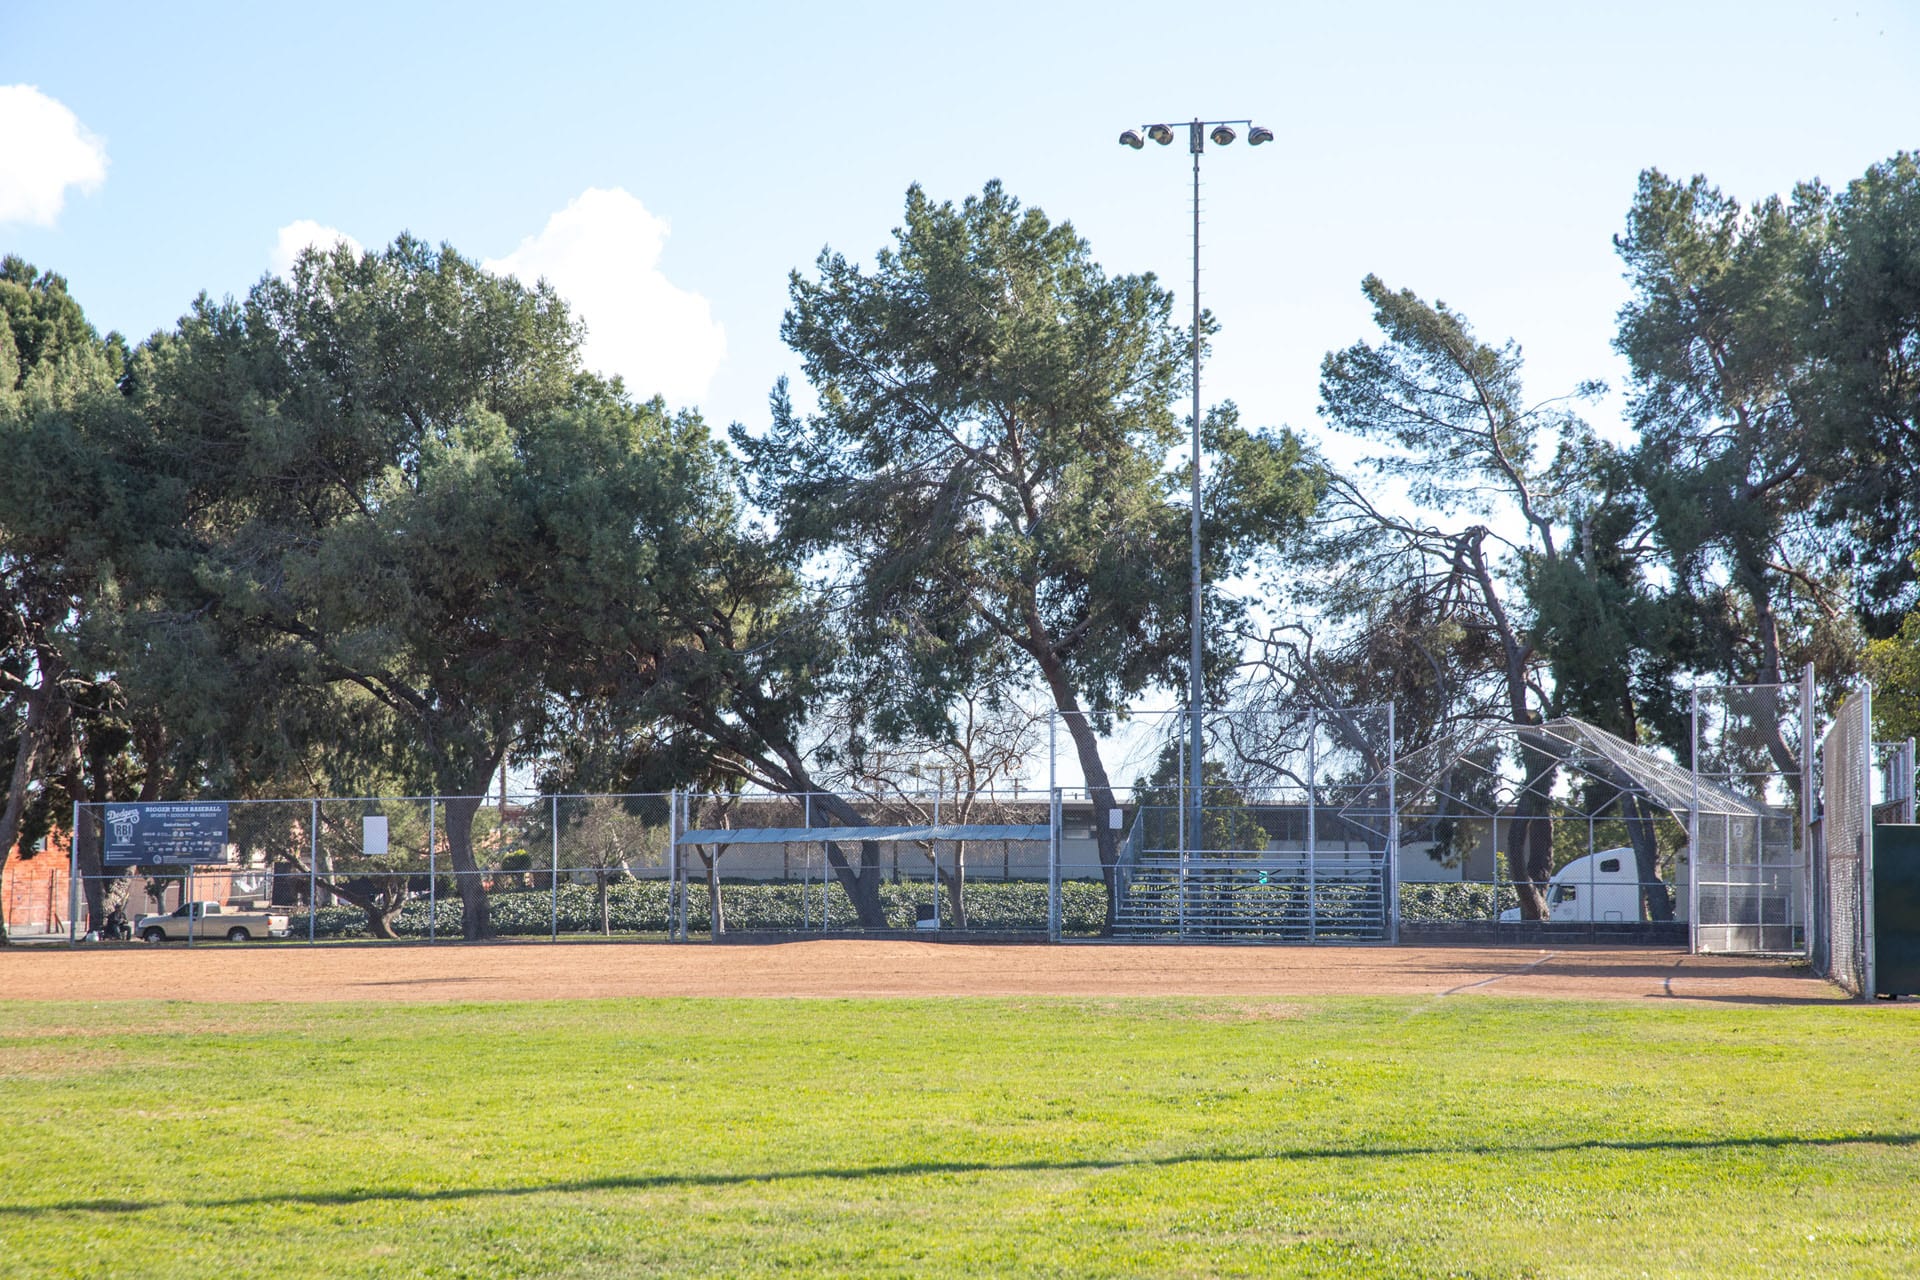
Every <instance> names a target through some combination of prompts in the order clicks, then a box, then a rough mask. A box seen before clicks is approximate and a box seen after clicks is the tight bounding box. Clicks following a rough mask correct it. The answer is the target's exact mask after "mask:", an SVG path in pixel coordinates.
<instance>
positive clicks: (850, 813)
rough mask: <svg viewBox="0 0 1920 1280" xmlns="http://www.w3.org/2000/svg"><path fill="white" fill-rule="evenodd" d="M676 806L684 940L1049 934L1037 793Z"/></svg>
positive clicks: (1045, 803) (715, 798)
mask: <svg viewBox="0 0 1920 1280" xmlns="http://www.w3.org/2000/svg"><path fill="white" fill-rule="evenodd" d="M681 803H682V811H681V819H680V822H679V830H680V831H681V832H682V834H681V835H680V837H679V844H678V848H679V851H680V852H679V856H678V860H677V863H676V866H677V869H678V874H679V878H680V881H681V883H682V884H683V885H684V891H683V893H682V895H681V905H680V907H679V910H680V911H681V913H682V917H683V921H684V927H683V929H682V932H683V933H686V934H697V933H703V932H704V933H707V934H708V935H710V936H713V937H726V936H732V937H738V936H743V935H744V936H753V935H770V934H771V935H806V934H849V933H912V934H917V935H922V936H932V935H938V936H949V937H951V936H971V937H984V936H991V935H1008V936H1031V937H1046V936H1048V934H1049V902H1050V898H1051V880H1050V877H1051V875H1052V872H1053V867H1054V861H1053V857H1052V851H1051V850H1052V839H1051V812H1052V804H1051V801H1050V798H1049V797H1047V796H1046V795H1044V794H1036V793H1035V792H1032V791H1026V792H1014V791H1011V790H1009V791H998V792H994V791H983V792H947V793H943V792H936V791H927V792H918V791H893V792H889V793H886V794H880V795H874V794H853V793H827V792H813V793H806V794H802V795H797V796H764V795H763V796H752V795H749V796H741V795H699V794H690V795H686V796H684V797H682V801H681ZM1070 896H1071V895H1070Z"/></svg>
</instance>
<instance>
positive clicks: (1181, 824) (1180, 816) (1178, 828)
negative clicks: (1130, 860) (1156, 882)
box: [1135, 711, 1193, 940]
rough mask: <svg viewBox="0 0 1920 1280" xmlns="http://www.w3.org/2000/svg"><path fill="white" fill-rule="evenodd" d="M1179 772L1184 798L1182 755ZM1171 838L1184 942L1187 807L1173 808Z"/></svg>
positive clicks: (1185, 761)
mask: <svg viewBox="0 0 1920 1280" xmlns="http://www.w3.org/2000/svg"><path fill="white" fill-rule="evenodd" d="M1187 717H1188V719H1189V720H1191V719H1192V717H1193V713H1192V712H1191V711H1189V712H1188V713H1187ZM1179 772H1180V795H1181V796H1182V797H1183V798H1184V797H1186V796H1189V795H1191V794H1193V793H1192V792H1191V791H1189V790H1188V789H1187V757H1186V755H1185V754H1184V753H1182V754H1181V755H1180V770H1179ZM1135 821H1138V819H1137V818H1136V819H1135ZM1173 838H1174V841H1175V847H1176V848H1177V849H1178V850H1179V857H1180V922H1179V923H1180V928H1179V936H1180V937H1181V939H1183V940H1184V939H1185V938H1186V936H1187V894H1188V892H1189V874H1188V873H1189V870H1190V865H1191V864H1190V859H1189V858H1188V856H1187V806H1186V805H1185V804H1181V805H1178V806H1176V808H1175V811H1174V815H1173Z"/></svg>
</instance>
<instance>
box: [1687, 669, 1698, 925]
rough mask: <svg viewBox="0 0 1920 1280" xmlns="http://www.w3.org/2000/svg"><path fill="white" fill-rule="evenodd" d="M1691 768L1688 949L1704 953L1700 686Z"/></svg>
mask: <svg viewBox="0 0 1920 1280" xmlns="http://www.w3.org/2000/svg"><path fill="white" fill-rule="evenodd" d="M1687 722H1688V734H1689V738H1688V741H1689V743H1690V744H1691V745H1690V749H1689V754H1688V758H1687V769H1688V772H1689V773H1690V774H1692V777H1693V807H1692V808H1691V809H1689V810H1688V811H1687V950H1689V951H1691V952H1693V953H1694V954H1695V955H1698V954H1699V953H1700V686H1699V685H1695V686H1694V687H1693V692H1692V695H1691V696H1690V698H1689V701H1688V706H1687Z"/></svg>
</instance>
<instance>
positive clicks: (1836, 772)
mask: <svg viewBox="0 0 1920 1280" xmlns="http://www.w3.org/2000/svg"><path fill="white" fill-rule="evenodd" d="M1872 725H1873V690H1872V688H1871V687H1870V686H1863V687H1862V688H1861V689H1859V690H1857V691H1856V692H1855V693H1853V694H1852V695H1850V696H1849V697H1848V698H1847V700H1846V702H1845V703H1843V704H1842V705H1841V707H1840V713H1839V715H1838V716H1836V717H1835V719H1834V722H1833V727H1832V728H1830V729H1828V730H1827V736H1826V738H1825V739H1824V740H1822V742H1821V744H1820V797H1821V815H1820V832H1819V838H1818V839H1817V840H1815V841H1814V865H1813V896H1814V902H1813V911H1812V913H1811V915H1812V921H1811V923H1812V926H1813V939H1812V944H1813V945H1812V946H1811V947H1810V948H1809V949H1808V950H1809V953H1810V959H1811V960H1812V962H1813V970H1814V972H1815V973H1817V974H1819V975H1820V976H1821V977H1823V978H1831V979H1832V980H1833V981H1835V982H1837V983H1839V984H1840V985H1841V986H1842V987H1845V988H1846V989H1847V990H1848V991H1850V992H1852V993H1853V994H1854V995H1857V996H1872V995H1873V990H1874V981H1873V977H1874V975H1873V936H1872V929H1873V897H1872V895H1873V883H1872V875H1873V855H1872V845H1871V840H1872V829H1873V828H1872V801H1873V746H1872V744H1873V727H1872Z"/></svg>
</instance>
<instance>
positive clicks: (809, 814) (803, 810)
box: [800, 791, 826, 933]
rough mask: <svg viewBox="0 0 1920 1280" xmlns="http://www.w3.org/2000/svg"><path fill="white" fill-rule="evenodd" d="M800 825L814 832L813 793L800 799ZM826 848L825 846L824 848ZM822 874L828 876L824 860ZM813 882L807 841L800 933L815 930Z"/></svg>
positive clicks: (810, 856) (809, 845)
mask: <svg viewBox="0 0 1920 1280" xmlns="http://www.w3.org/2000/svg"><path fill="white" fill-rule="evenodd" d="M800 825H801V826H802V827H803V828H805V829H806V830H807V831H809V832H811V831H812V830H813V792H811V791H809V792H807V793H806V794H805V795H803V796H801V797H800ZM824 847H825V846H822V848H824ZM820 874H821V875H822V876H825V875H826V867H825V865H824V860H823V865H822V867H821V869H820ZM812 880H813V841H811V840H809V841H807V860H806V861H805V862H803V863H801V864H800V931H801V932H802V933H805V932H807V931H808V930H810V929H812V928H813V885H812V883H811V882H812ZM822 896H824V894H823V895H822Z"/></svg>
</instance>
